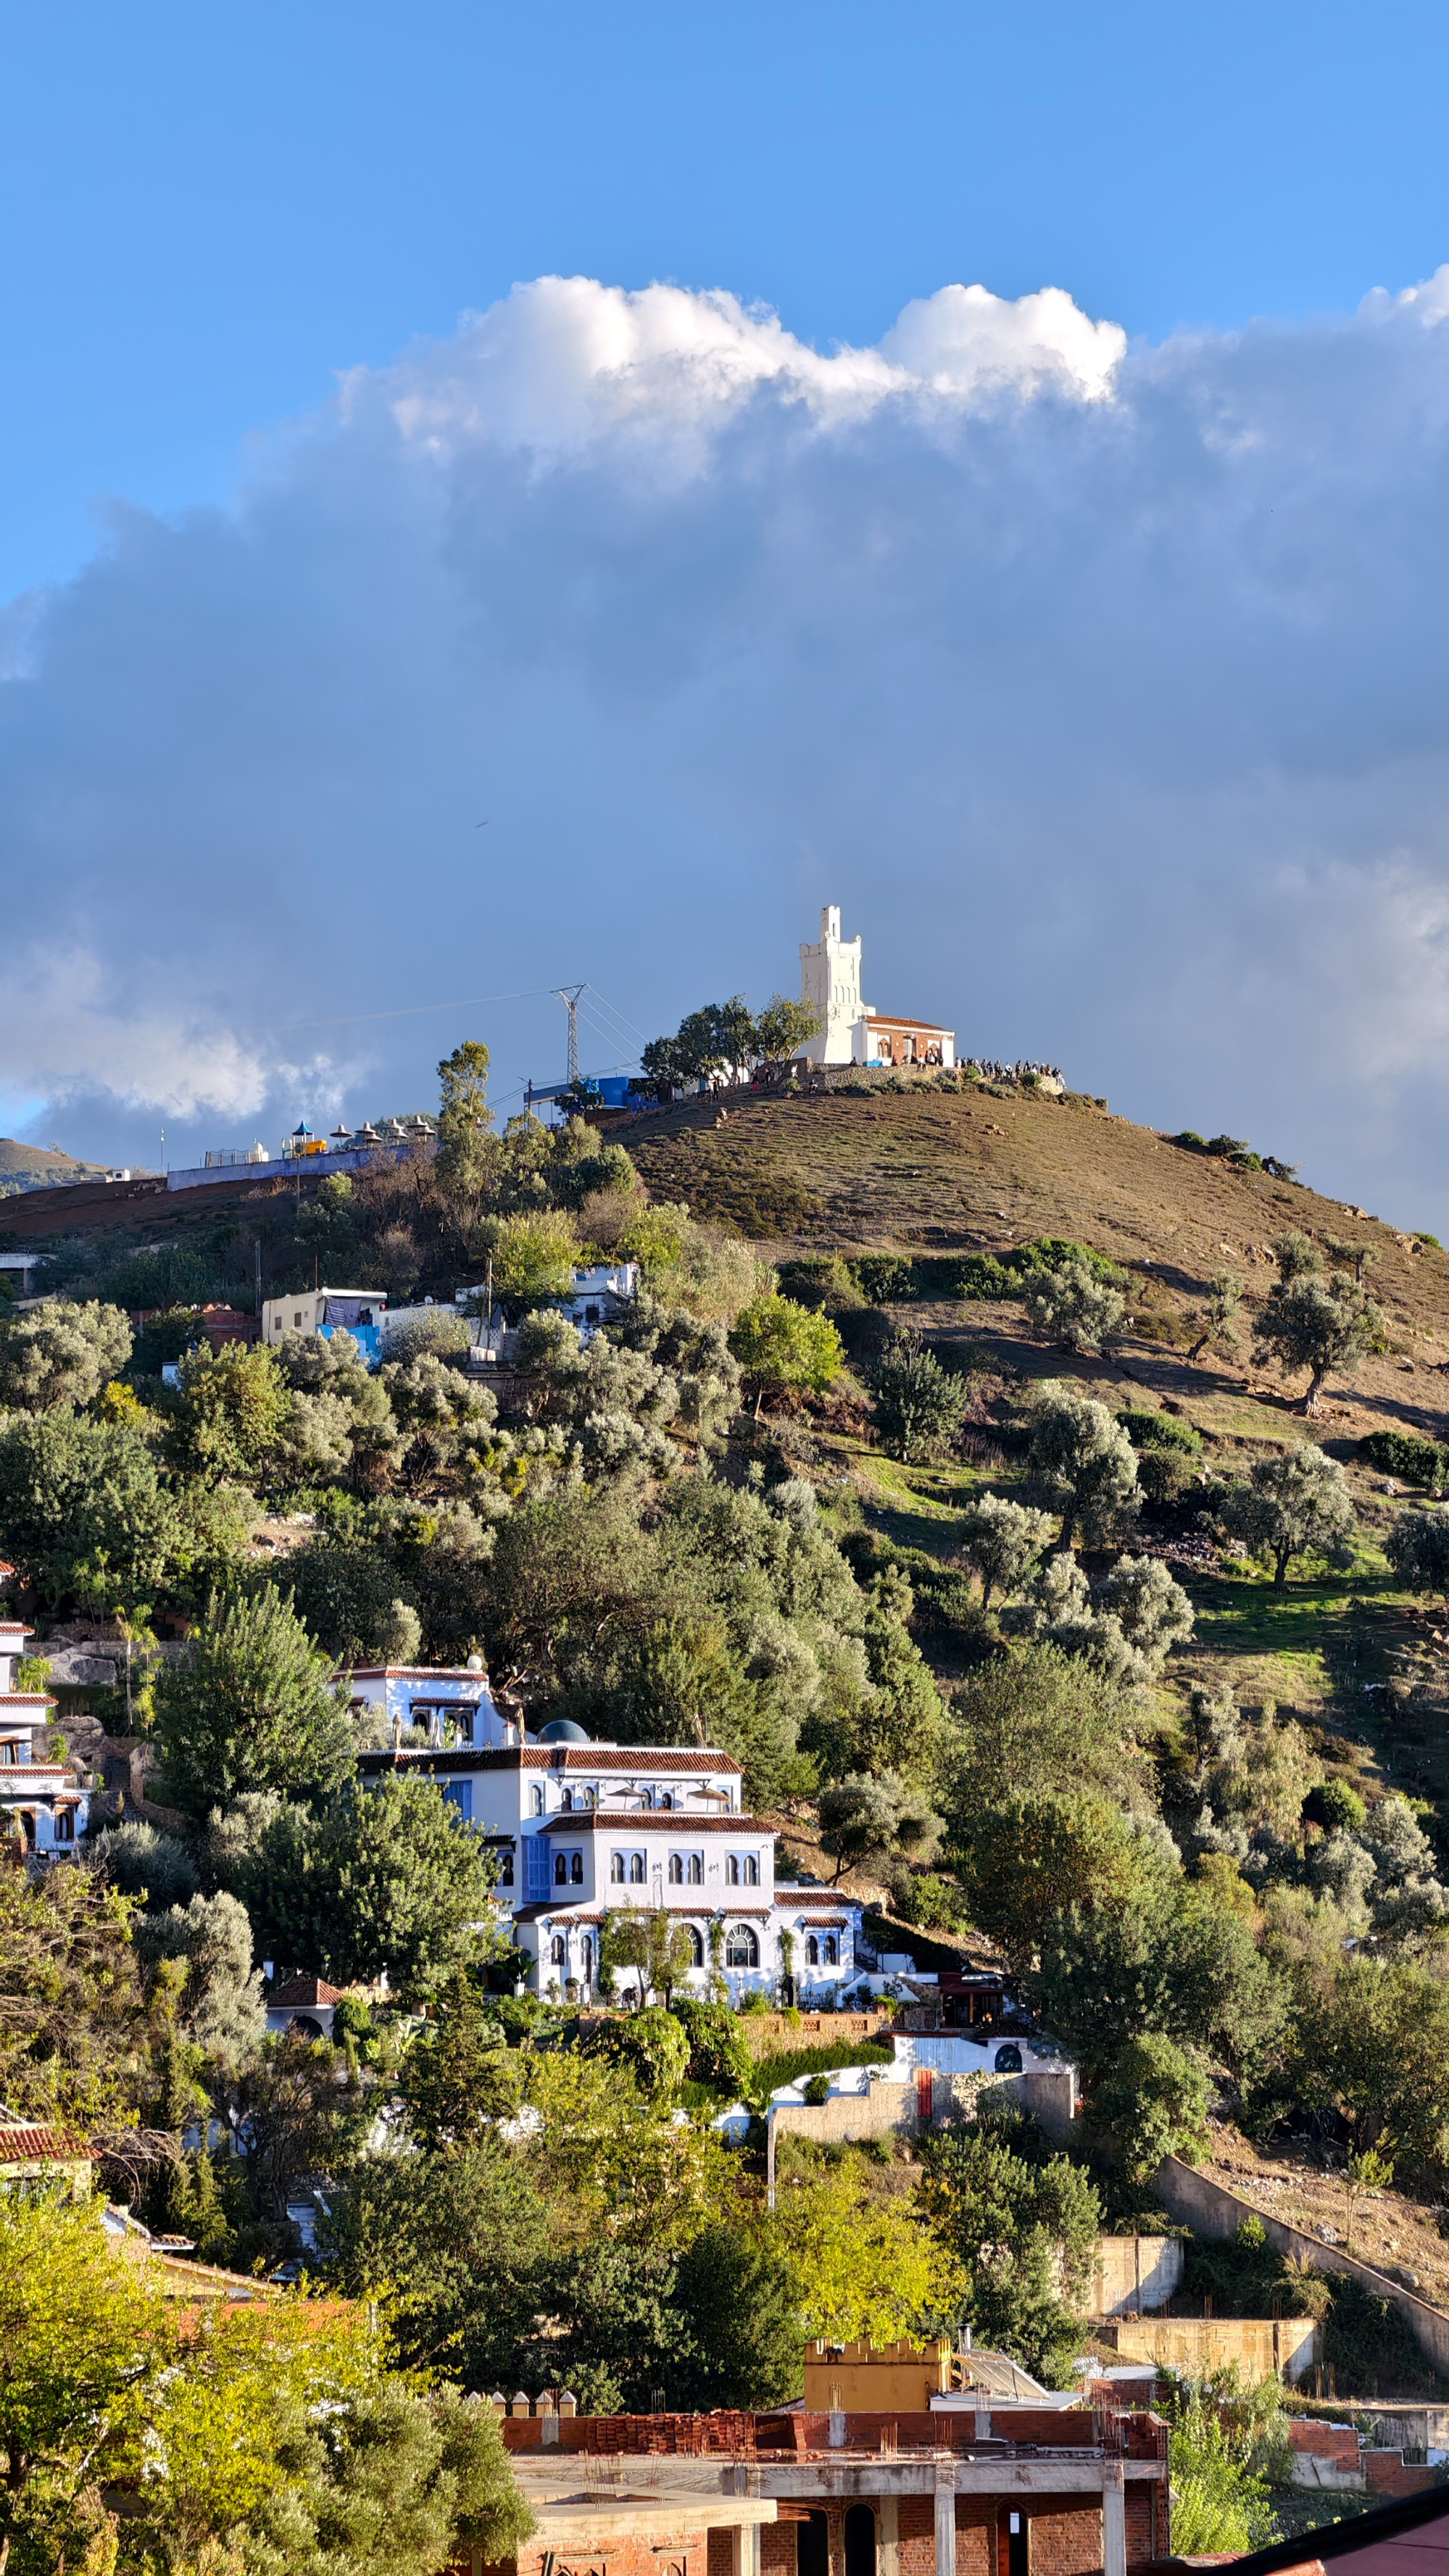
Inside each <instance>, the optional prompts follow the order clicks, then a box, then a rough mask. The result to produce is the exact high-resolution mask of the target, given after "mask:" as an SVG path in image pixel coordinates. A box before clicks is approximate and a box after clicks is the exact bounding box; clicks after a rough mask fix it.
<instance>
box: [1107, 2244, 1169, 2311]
mask: <svg viewBox="0 0 1449 2576" xmlns="http://www.w3.org/2000/svg"><path fill="white" fill-rule="evenodd" d="M1181 2279H1182V2238H1181V2237H1180V2236H1099V2237H1098V2239H1097V2254H1096V2263H1095V2267H1094V2270H1093V2274H1092V2314H1093V2316H1094V2317H1112V2316H1141V2315H1142V2314H1143V2312H1144V2310H1149V2309H1153V2308H1165V2307H1166V2305H1167V2302H1168V2300H1169V2299H1170V2298H1171V2296H1172V2294H1173V2291H1174V2290H1175V2289H1176V2288H1177V2285H1178V2282H1179V2281H1180V2280H1181Z"/></svg>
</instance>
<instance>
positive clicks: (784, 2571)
mask: <svg viewBox="0 0 1449 2576" xmlns="http://www.w3.org/2000/svg"><path fill="white" fill-rule="evenodd" d="M798 2529H799V2525H798V2524H797V2523H793V2522H766V2523H763V2524H762V2525H761V2527H760V2576H795V2568H796V2546H797V2544H796V2539H795V2534H796V2532H797V2530H798ZM717 2538H718V2539H720V2540H728V2538H729V2534H728V2532H723V2531H722V2532H719V2533H715V2532H711V2534H710V2546H711V2548H712V2547H713V2545H714V2542H715V2540H716V2539H717ZM709 2576H715V2570H714V2568H713V2567H711V2568H710V2571H709ZM725 2576H729V2571H728V2567H726V2569H725Z"/></svg>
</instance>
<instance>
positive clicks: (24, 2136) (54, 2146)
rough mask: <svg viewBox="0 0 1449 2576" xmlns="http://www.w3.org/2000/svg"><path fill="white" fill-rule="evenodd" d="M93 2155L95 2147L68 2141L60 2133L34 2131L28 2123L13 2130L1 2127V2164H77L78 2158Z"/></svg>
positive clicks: (61, 2132)
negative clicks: (44, 2162) (43, 2162)
mask: <svg viewBox="0 0 1449 2576" xmlns="http://www.w3.org/2000/svg"><path fill="white" fill-rule="evenodd" d="M94 2154H95V2149H94V2148H93V2147H88V2146H87V2145H86V2144H85V2143H84V2141H83V2140H82V2139H80V2138H68V2137H67V2136H66V2135H65V2133H64V2131H63V2130H61V2129H33V2128H31V2127H30V2126H29V2125H28V2123H21V2124H17V2125H15V2126H12V2125H11V2124H10V2122H9V2121H6V2122H4V2123H3V2124H0V2164H4V2165H18V2164H37V2163H40V2162H42V2161H49V2162H52V2163H64V2164H74V2163H75V2162H76V2159H77V2158H78V2157H80V2156H93V2155H94Z"/></svg>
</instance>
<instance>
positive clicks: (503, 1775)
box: [350, 1657, 863, 2004]
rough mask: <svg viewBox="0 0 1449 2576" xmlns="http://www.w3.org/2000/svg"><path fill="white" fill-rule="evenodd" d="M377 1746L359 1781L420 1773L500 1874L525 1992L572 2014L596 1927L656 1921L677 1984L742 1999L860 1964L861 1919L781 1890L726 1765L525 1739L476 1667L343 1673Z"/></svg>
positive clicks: (820, 1990)
mask: <svg viewBox="0 0 1449 2576" xmlns="http://www.w3.org/2000/svg"><path fill="white" fill-rule="evenodd" d="M350 1680H351V1686H352V1704H353V1707H354V1710H355V1711H356V1713H357V1715H358V1716H359V1718H365V1717H367V1716H368V1715H369V1714H371V1715H372V1725H371V1728H370V1731H371V1732H372V1733H373V1735H374V1738H376V1736H377V1735H379V1734H385V1737H386V1741H385V1743H384V1744H382V1745H381V1746H380V1747H378V1748H377V1749H375V1750H372V1751H369V1752H364V1753H362V1754H361V1755H360V1756H359V1760H358V1767H359V1771H360V1774H361V1777H362V1779H363V1780H364V1782H367V1783H374V1784H375V1783H377V1782H379V1781H381V1780H382V1779H384V1778H386V1777H387V1775H388V1774H389V1773H390V1772H399V1773H407V1772H421V1773H422V1775H423V1776H424V1777H425V1778H429V1779H435V1780H436V1781H437V1782H438V1784H439V1786H440V1788H441V1789H442V1791H443V1794H444V1796H445V1797H447V1798H448V1799H450V1800H451V1801H452V1803H453V1805H454V1806H455V1807H456V1808H457V1809H458V1812H459V1813H460V1815H462V1816H465V1817H466V1818H467V1820H468V1821H469V1823H470V1824H472V1825H473V1826H474V1828H475V1830H476V1831H477V1832H478V1833H479V1834H480V1835H481V1836H482V1838H483V1840H484V1842H485V1843H486V1844H487V1845H488V1848H489V1849H490V1850H491V1851H492V1852H493V1853H494V1854H495V1855H496V1858H497V1862H498V1883H497V1890H496V1893H497V1897H498V1901H499V1903H500V1904H501V1905H502V1906H504V1907H505V1908H507V1910H508V1911H509V1913H510V1914H511V1916H512V1921H513V1932H514V1938H515V1941H516V1942H517V1944H518V1946H519V1948H520V1949H522V1950H525V1951H527V1952H528V1953H529V1954H530V1956H531V1958H532V1960H533V1962H534V1967H533V1969H532V1970H531V1972H530V1973H531V1975H533V1976H536V1979H537V1984H538V1988H539V1991H540V1992H541V1993H543V1994H549V1993H555V1994H557V1995H559V1996H560V1997H562V1996H565V1995H569V1994H572V1995H574V1996H576V1997H577V1998H578V1999H579V2000H580V2001H584V2000H587V1999H588V1997H589V1996H591V1994H592V1992H593V1990H594V1986H595V1984H596V1981H597V1976H598V1962H599V1934H600V1932H601V1930H602V1927H603V1921H604V1916H605V1914H606V1913H617V1912H621V1911H625V1910H628V1909H635V1910H638V1911H640V1912H647V1913H654V1912H656V1911H657V1910H659V1909H660V1908H663V1910H664V1911H665V1912H666V1913H667V1914H668V1915H669V1916H670V1917H671V1918H672V1919H673V1920H676V1921H677V1922H678V1923H679V1924H680V1926H681V1927H682V1928H683V1930H684V1932H685V1935H686V1937H687V1939H688V1941H689V1944H690V1948H691V1951H692V1953H693V1964H692V1966H691V1968H690V1970H689V1973H688V1977H687V1979H686V1981H685V1982H686V1983H687V1984H691V1985H694V1986H696V1987H697V1988H703V1987H704V1986H705V1985H706V1984H707V1983H708V1981H709V1979H710V1977H711V1975H712V1974H714V1973H716V1967H717V1970H718V1973H720V1974H722V1975H723V1977H724V1979H725V1982H726V1984H727V1985H728V1987H729V1989H730V1992H731V1994H732V1995H733V1996H734V1997H735V1998H736V2000H739V1999H740V1998H742V1997H743V1996H744V1995H746V1994H748V1993H751V1992H759V1993H773V1992H774V1990H775V1989H776V1988H777V1987H778V1985H779V1984H780V1982H781V1980H782V1979H785V1978H789V1979H791V1980H792V1981H793V1984H794V1987H795V1991H796V1994H797V1996H798V1998H799V2000H800V2001H801V2002H802V2003H803V2002H806V2001H807V2000H808V2001H813V2002H815V2003H817V2004H819V2003H821V2002H824V2001H826V2000H827V1999H828V1998H829V1997H831V1996H832V1995H834V1994H837V1993H839V1992H840V1991H841V1990H842V1989H843V1988H844V1987H846V1986H848V1985H850V1984H852V1983H854V1981H855V1979H856V1977H857V1976H858V1974H859V1972H860V1969H861V1966H862V1964H863V1961H862V1955H861V1947H862V1945H861V1918H862V1907H861V1905H860V1902H859V1900H858V1899H856V1898H853V1897H841V1896H838V1895H836V1893H835V1892H834V1891H833V1890H832V1889H829V1888H823V1887H817V1886H815V1885H813V1884H805V1885H802V1886H799V1887H793V1886H791V1885H789V1884H786V1885H784V1886H779V1887H777V1885H776V1881H775V1838H774V1835H773V1833H772V1832H771V1831H770V1829H769V1827H768V1826H766V1825H764V1824H762V1823H761V1822H760V1821H759V1819H758V1818H757V1817H754V1816H751V1815H749V1814H748V1813H746V1811H745V1809H744V1807H743V1804H742V1798H741V1775H740V1767H739V1764H738V1763H737V1762H735V1761H734V1760H733V1759H732V1758H731V1756H730V1755H729V1754H727V1753H724V1752H722V1751H720V1750H719V1749H718V1748H717V1747H714V1746H710V1745H699V1746H693V1745H691V1746H688V1747H685V1746H680V1745H640V1744H628V1745H623V1744H608V1743H601V1742H597V1741H596V1740H595V1739H594V1738H593V1737H591V1736H589V1735H588V1734H586V1732H585V1731H584V1729H583V1728H582V1727H581V1726H576V1725H574V1723H573V1722H572V1720H570V1719H567V1718H556V1719H553V1720H552V1721H551V1722H550V1723H549V1724H548V1725H546V1726H544V1727H542V1728H541V1729H540V1730H539V1732H538V1734H537V1735H529V1734H527V1733H526V1732H520V1729H519V1727H518V1726H517V1725H516V1723H515V1722H514V1721H513V1720H512V1719H511V1718H507V1717H505V1716H504V1715H503V1714H502V1712H501V1711H500V1710H499V1708H498V1706H497V1704H496V1702H495V1701H494V1699H493V1697H492V1694H491V1692H490V1691H489V1688H488V1681H487V1675H486V1674H485V1673H484V1672H483V1670H482V1666H481V1663H480V1662H479V1659H478V1658H477V1657H474V1658H473V1659H472V1660H471V1662H470V1663H469V1664H468V1665H466V1666H454V1667H451V1668H443V1667H434V1668H422V1667H412V1666H402V1665H389V1666H386V1667H383V1666H371V1667H367V1668H365V1669H358V1670H356V1671H354V1672H353V1673H352V1674H351V1676H350Z"/></svg>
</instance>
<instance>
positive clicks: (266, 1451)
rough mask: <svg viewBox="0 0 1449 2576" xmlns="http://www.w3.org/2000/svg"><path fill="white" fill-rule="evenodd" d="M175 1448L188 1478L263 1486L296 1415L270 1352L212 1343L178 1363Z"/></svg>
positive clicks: (173, 1431) (171, 1444)
mask: <svg viewBox="0 0 1449 2576" xmlns="http://www.w3.org/2000/svg"><path fill="white" fill-rule="evenodd" d="M179 1381H180V1382H179V1385H178V1387H177V1391H176V1398H175V1407H174V1411H173V1414H172V1423H171V1434H170V1439H169V1442H168V1446H169V1448H170V1451H171V1455H172V1457H173V1459H174V1461H175V1463H176V1464H177V1465H178V1466H179V1467H180V1468H181V1469H182V1470H183V1471H184V1472H185V1473H186V1474H188V1475H200V1476H235V1477H238V1478H239V1479H240V1480H241V1482H242V1483H243V1484H247V1485H256V1484H258V1483H260V1481H261V1479H262V1478H263V1477H264V1475H265V1474H266V1472H267V1469H268V1467H269V1466H270V1464H271V1463H272V1460H273V1458H274V1456H275V1453H276V1450H277V1448H278V1445H279V1443H280V1441H281V1437H282V1430H283V1425H284V1424H285V1422H286V1419H287V1416H288V1413H289V1412H290V1410H291V1397H290V1395H289V1392H288V1389H287V1386H286V1382H285V1380H284V1379H283V1377H282V1375H281V1372H280V1370H279V1369H278V1367H277V1363H276V1361H275V1359H274V1358H273V1356H272V1354H271V1352H270V1351H269V1350H267V1349H266V1348H265V1347H264V1346H263V1345H262V1344H261V1343H258V1344H257V1345H256V1346H255V1347H254V1348H253V1349H250V1350H249V1349H247V1348H246V1346H245V1345H244V1344H243V1343H240V1342H227V1343H224V1344H223V1346H222V1348H221V1349H220V1350H218V1351H214V1350H213V1349H212V1347H211V1345H210V1343H209V1342H203V1343H201V1344H200V1345H199V1347H198V1348H197V1349H195V1350H190V1351H188V1352H187V1353H186V1355H185V1357H184V1359H182V1360H181V1362H180V1363H179Z"/></svg>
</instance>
